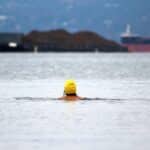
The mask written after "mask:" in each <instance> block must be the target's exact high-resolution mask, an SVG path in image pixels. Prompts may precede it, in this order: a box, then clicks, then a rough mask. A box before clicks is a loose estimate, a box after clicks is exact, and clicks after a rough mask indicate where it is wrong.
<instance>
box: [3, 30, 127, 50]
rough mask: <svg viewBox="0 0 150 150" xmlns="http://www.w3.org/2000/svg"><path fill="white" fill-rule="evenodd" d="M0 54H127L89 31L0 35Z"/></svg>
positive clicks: (116, 44) (111, 42) (116, 45)
mask: <svg viewBox="0 0 150 150" xmlns="http://www.w3.org/2000/svg"><path fill="white" fill-rule="evenodd" d="M0 52H3V53H4V52H83V53H85V52H106V53H108V52H128V49H127V48H125V47H123V46H121V45H120V44H118V43H116V42H114V41H112V40H108V39H105V38H104V37H102V36H100V35H98V34H97V33H95V32H91V31H80V32H76V33H70V32H68V31H66V30H64V29H57V30H49V31H31V32H30V33H28V34H23V33H0Z"/></svg>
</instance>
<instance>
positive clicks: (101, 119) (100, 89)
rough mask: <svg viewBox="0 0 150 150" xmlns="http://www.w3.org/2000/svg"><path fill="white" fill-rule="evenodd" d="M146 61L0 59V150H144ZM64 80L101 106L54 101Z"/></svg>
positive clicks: (149, 112)
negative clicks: (74, 84) (73, 83)
mask: <svg viewBox="0 0 150 150" xmlns="http://www.w3.org/2000/svg"><path fill="white" fill-rule="evenodd" d="M149 58H150V54H103V53H100V54H97V53H93V54H92V53H91V54H90V53H89V54H88V53H87V54H80V53H77V54H71V53H66V54H55V53H49V54H0V61H1V63H0V149H3V150H11V149H16V150H20V149H21V150H26V149H28V150H34V149H36V150H43V149H44V150H48V149H53V150H59V149H61V150H66V149H73V150H81V149H87V150H92V149H94V150H99V149H102V150H120V149H121V150H133V149H134V150H141V149H144V150H149V148H150V143H149V141H150V120H149V118H150V108H149V105H150V94H149V89H150V67H149V66H150V59H149ZM68 78H73V79H76V81H77V83H78V93H79V95H81V96H86V97H93V98H95V97H100V98H105V100H99V101H96V100H91V101H77V102H65V101H57V100H52V99H51V98H57V97H59V96H61V95H62V93H63V84H64V81H65V80H66V79H68ZM27 97H30V98H27ZM16 98H18V99H16ZM112 99H113V100H112ZM115 99H116V100H115ZM118 99H120V100H118Z"/></svg>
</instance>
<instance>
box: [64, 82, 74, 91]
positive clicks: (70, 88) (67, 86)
mask: <svg viewBox="0 0 150 150" xmlns="http://www.w3.org/2000/svg"><path fill="white" fill-rule="evenodd" d="M64 92H65V94H76V82H75V81H74V80H66V82H65V85H64Z"/></svg>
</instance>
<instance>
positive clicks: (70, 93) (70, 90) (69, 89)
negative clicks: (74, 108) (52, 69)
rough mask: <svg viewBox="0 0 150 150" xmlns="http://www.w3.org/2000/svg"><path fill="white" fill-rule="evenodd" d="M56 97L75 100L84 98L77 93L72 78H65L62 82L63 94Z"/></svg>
mask: <svg viewBox="0 0 150 150" xmlns="http://www.w3.org/2000/svg"><path fill="white" fill-rule="evenodd" d="M58 99H60V100H68V101H75V100H84V99H85V98H84V97H80V96H78V95H77V85H76V82H75V81H74V80H66V82H65V84H64V95H63V96H62V97H60V98H58Z"/></svg>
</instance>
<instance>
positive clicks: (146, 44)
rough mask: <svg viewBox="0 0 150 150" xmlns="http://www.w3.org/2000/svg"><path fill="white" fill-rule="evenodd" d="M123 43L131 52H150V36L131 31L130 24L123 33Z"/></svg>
mask: <svg viewBox="0 0 150 150" xmlns="http://www.w3.org/2000/svg"><path fill="white" fill-rule="evenodd" d="M121 43H122V45H123V46H125V47H127V48H128V50H129V52H150V37H141V36H139V35H137V34H133V33H131V27H130V25H128V26H127V29H126V32H125V33H123V34H122V35H121Z"/></svg>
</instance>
